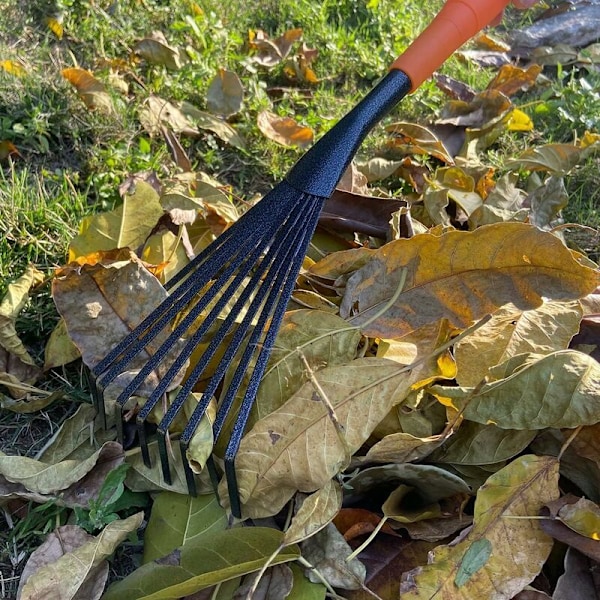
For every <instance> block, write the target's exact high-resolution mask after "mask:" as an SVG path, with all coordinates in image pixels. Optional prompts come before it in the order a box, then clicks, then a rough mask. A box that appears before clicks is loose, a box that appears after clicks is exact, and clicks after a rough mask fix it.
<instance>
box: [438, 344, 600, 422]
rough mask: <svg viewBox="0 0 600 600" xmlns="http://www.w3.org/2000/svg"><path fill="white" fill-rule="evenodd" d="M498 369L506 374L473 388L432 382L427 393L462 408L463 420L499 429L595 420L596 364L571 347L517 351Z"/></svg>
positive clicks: (599, 405) (598, 405)
mask: <svg viewBox="0 0 600 600" xmlns="http://www.w3.org/2000/svg"><path fill="white" fill-rule="evenodd" d="M517 359H519V361H516V360H510V359H509V360H508V361H506V362H505V363H503V364H502V365H500V367H498V372H501V371H502V370H504V371H505V378H503V379H499V380H498V381H493V382H492V383H488V384H486V385H484V386H482V387H481V388H479V389H478V390H477V391H475V393H473V389H472V388H449V387H442V386H434V387H432V388H431V390H430V391H431V392H432V393H434V394H435V395H436V396H438V397H440V398H448V399H450V401H451V403H452V404H453V405H454V406H456V407H458V408H461V407H463V406H464V407H465V410H464V413H463V416H464V417H465V419H468V420H470V421H475V422H477V423H482V424H484V425H485V424H487V423H494V424H495V425H497V426H498V427H500V428H502V429H529V430H532V429H546V428H548V427H554V428H560V429H562V428H574V427H579V426H580V425H592V424H594V423H597V422H599V421H600V385H599V382H600V364H599V363H598V361H596V360H594V359H593V358H592V357H590V356H588V355H587V354H583V353H581V352H577V351H575V350H563V351H561V352H555V353H554V354H550V355H548V356H543V357H539V356H536V355H521V356H518V357H517Z"/></svg>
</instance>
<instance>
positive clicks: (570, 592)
mask: <svg viewBox="0 0 600 600" xmlns="http://www.w3.org/2000/svg"><path fill="white" fill-rule="evenodd" d="M597 564H598V563H597V562H596V561H594V560H591V559H590V558H588V557H586V556H585V555H583V554H581V553H580V552H578V551H577V550H575V549H574V548H568V549H567V553H566V555H565V562H564V565H565V566H564V569H565V570H564V573H563V574H562V575H561V576H560V577H559V578H558V581H557V582H556V589H555V590H554V596H553V597H554V598H556V599H558V598H560V599H561V600H579V599H580V598H590V599H592V598H597V597H598V590H599V589H600V577H599V576H598V571H597Z"/></svg>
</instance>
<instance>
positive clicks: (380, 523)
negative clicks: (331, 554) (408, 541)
mask: <svg viewBox="0 0 600 600" xmlns="http://www.w3.org/2000/svg"><path fill="white" fill-rule="evenodd" d="M387 520H388V517H387V516H384V517H382V518H381V520H380V521H379V523H377V527H375V529H373V531H372V532H371V535H370V536H369V537H368V538H367V539H366V540H365V541H364V542H363V543H362V544H361V545H360V546H359V547H358V548H357V549H356V550H355V551H354V552H353V553H352V554H349V555H348V556H347V557H346V562H350V561H351V560H354V559H355V558H356V557H357V556H358V555H359V554H360V553H361V552H362V551H363V550H364V549H365V548H366V547H367V546H368V545H369V544H370V543H371V542H372V541H373V540H374V539H375V536H376V535H377V534H378V533H379V532H380V531H381V528H382V527H383V526H384V525H385V522H386V521H387Z"/></svg>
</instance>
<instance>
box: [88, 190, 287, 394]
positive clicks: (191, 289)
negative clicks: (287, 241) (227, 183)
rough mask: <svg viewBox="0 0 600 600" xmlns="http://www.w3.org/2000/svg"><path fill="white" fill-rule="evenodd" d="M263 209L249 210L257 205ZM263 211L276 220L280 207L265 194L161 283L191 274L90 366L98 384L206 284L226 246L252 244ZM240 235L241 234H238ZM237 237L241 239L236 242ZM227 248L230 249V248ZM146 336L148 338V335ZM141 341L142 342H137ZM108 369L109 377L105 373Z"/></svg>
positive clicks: (236, 248)
mask: <svg viewBox="0 0 600 600" xmlns="http://www.w3.org/2000/svg"><path fill="white" fill-rule="evenodd" d="M263 202H264V205H263V206H262V208H263V210H262V211H259V210H253V209H255V208H258V207H260V206H261V204H262V203H263ZM265 210H266V211H267V212H268V211H273V214H272V215H270V219H269V221H270V222H271V223H276V222H277V221H278V220H279V218H280V214H279V213H281V212H283V210H282V206H281V205H278V204H277V203H276V202H273V199H272V198H271V199H270V198H269V195H267V196H265V198H263V200H261V202H260V203H258V204H257V205H256V206H255V207H253V208H252V209H250V210H249V211H248V212H247V213H245V214H244V219H240V220H239V221H236V222H235V223H234V224H233V225H232V226H231V227H230V228H229V229H227V230H226V231H225V232H224V233H223V234H222V235H221V236H219V237H218V238H217V239H216V240H215V241H214V242H213V243H212V244H210V246H208V247H207V248H205V249H204V250H203V251H202V252H201V253H200V254H199V255H198V256H197V257H195V258H194V259H193V260H192V261H191V262H190V263H188V264H187V265H186V266H185V267H184V268H183V269H182V270H181V271H180V272H179V273H178V274H177V275H175V276H174V277H173V278H172V279H171V280H170V283H171V285H170V286H165V288H166V289H169V287H173V285H175V284H176V283H178V282H180V281H181V280H182V279H183V278H184V277H185V276H186V275H188V274H190V273H192V272H193V273H192V276H191V277H189V278H188V279H187V280H186V281H184V282H183V283H182V284H181V285H180V286H179V287H178V288H176V290H175V292H174V293H173V294H172V295H171V296H169V297H168V298H167V299H165V300H164V301H163V302H161V304H159V306H157V307H156V308H155V309H154V310H153V311H152V312H151V313H150V314H149V315H148V316H147V317H146V318H145V319H144V320H143V321H142V322H141V323H140V324H139V325H137V326H136V327H135V328H134V329H133V330H132V331H131V332H130V333H129V334H128V335H127V336H126V337H125V338H123V339H122V340H121V341H120V342H119V343H118V344H117V345H116V346H115V347H114V348H113V349H112V350H111V351H110V352H109V353H108V354H106V356H104V358H103V359H102V360H101V361H100V362H99V363H98V364H97V365H95V367H94V368H93V373H94V374H95V375H96V376H97V378H99V379H100V378H101V381H100V384H101V386H102V387H106V385H108V383H110V381H112V380H114V378H115V377H117V376H118V375H119V374H120V372H121V371H122V370H123V369H124V368H125V367H126V366H127V364H129V362H130V361H131V360H132V359H133V357H135V356H136V355H137V354H138V353H139V351H140V350H141V349H143V348H144V347H145V346H146V345H147V343H148V342H149V341H151V340H152V339H154V338H155V337H156V336H157V335H158V333H159V332H160V330H161V329H162V328H164V326H165V325H166V324H167V323H168V322H169V321H170V320H171V319H173V318H174V317H175V315H176V314H177V313H178V312H179V311H180V310H181V309H183V307H184V306H185V305H186V304H188V303H189V301H190V300H191V299H192V298H193V296H194V295H195V294H196V293H197V292H198V291H199V290H200V289H202V287H204V285H206V284H207V283H208V282H209V281H210V280H211V279H212V278H213V277H214V275H215V274H216V273H217V272H219V271H220V270H221V269H222V268H223V266H224V265H223V264H222V262H219V261H220V259H221V256H223V255H225V256H226V255H227V254H228V253H229V251H230V249H232V250H234V252H232V253H231V254H232V256H236V255H237V254H238V253H240V252H242V251H243V248H244V247H245V246H246V245H248V244H252V241H253V240H255V239H256V235H257V232H262V231H263V230H264V220H265V217H264V216H263V214H262V213H263V212H265ZM240 234H243V235H240ZM240 239H241V240H243V241H242V242H240ZM230 247H231V248H230ZM148 336H149V337H148ZM140 340H142V341H140ZM132 345H135V346H137V347H138V348H139V349H138V350H134V351H132V350H130V347H131V346H132ZM127 350H129V352H128V355H129V357H128V359H124V358H121V360H119V361H118V366H117V367H116V368H113V366H114V363H115V361H116V360H117V359H118V358H119V357H121V355H123V354H124V353H125V352H126V351H127ZM107 370H110V373H111V377H112V379H111V378H109V377H108V374H107V373H106V371H107Z"/></svg>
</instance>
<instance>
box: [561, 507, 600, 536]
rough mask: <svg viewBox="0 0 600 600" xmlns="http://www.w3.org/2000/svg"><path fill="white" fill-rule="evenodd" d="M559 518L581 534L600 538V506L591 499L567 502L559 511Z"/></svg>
mask: <svg viewBox="0 0 600 600" xmlns="http://www.w3.org/2000/svg"><path fill="white" fill-rule="evenodd" d="M558 517H559V519H560V520H561V521H562V522H563V523H564V524H565V525H566V526H567V527H569V528H570V529H572V530H573V531H576V532H577V533H579V534H580V535H583V536H585V537H588V538H591V539H592V540H600V507H599V506H598V505H597V504H596V503H595V502H592V501H591V500H587V499H586V498H580V499H579V500H578V501H577V502H576V503H575V504H566V505H565V506H563V507H562V508H561V509H560V510H559V511H558Z"/></svg>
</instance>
